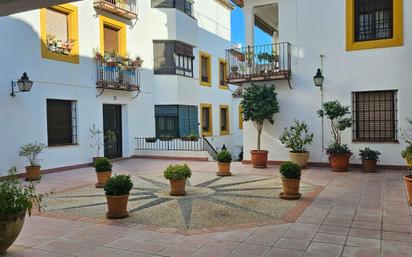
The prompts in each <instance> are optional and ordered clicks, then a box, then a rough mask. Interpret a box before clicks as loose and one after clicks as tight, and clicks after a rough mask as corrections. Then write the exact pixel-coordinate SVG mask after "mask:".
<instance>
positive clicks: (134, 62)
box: [132, 56, 143, 67]
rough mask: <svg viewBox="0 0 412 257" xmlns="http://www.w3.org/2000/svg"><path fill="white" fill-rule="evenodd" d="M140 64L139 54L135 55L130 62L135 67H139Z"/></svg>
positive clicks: (141, 61) (141, 62)
mask: <svg viewBox="0 0 412 257" xmlns="http://www.w3.org/2000/svg"><path fill="white" fill-rule="evenodd" d="M142 64H143V60H142V58H141V57H140V56H136V58H135V59H134V60H133V62H132V65H133V66H135V67H141V66H142Z"/></svg>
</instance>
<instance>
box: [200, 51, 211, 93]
mask: <svg viewBox="0 0 412 257" xmlns="http://www.w3.org/2000/svg"><path fill="white" fill-rule="evenodd" d="M199 60H200V61H199V62H200V68H199V73H200V85H202V86H206V87H210V86H211V85H212V74H211V73H212V70H211V69H212V67H211V55H210V54H208V53H204V52H200V58H199Z"/></svg>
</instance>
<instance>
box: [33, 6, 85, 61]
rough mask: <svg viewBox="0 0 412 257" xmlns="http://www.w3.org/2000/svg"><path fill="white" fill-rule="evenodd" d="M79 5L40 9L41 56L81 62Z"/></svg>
mask: <svg viewBox="0 0 412 257" xmlns="http://www.w3.org/2000/svg"><path fill="white" fill-rule="evenodd" d="M77 16H78V15H77V7H76V6H74V5H70V4H63V5H58V6H53V7H50V8H43V9H41V10H40V31H41V32H40V34H41V35H40V37H41V56H42V57H43V58H47V59H52V60H57V61H63V62H70V63H79V50H78V49H79V40H78V38H79V36H78V21H77Z"/></svg>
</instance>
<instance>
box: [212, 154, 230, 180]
mask: <svg viewBox="0 0 412 257" xmlns="http://www.w3.org/2000/svg"><path fill="white" fill-rule="evenodd" d="M217 161H218V163H217V165H218V172H216V175H218V176H222V177H223V176H231V175H232V173H231V172H230V163H231V162H232V155H231V154H230V152H229V151H228V150H223V151H221V152H219V153H218V154H217Z"/></svg>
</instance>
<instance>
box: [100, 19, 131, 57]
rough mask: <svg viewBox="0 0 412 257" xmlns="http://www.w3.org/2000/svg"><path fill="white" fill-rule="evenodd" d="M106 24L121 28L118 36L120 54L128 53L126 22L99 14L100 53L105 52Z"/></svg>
mask: <svg viewBox="0 0 412 257" xmlns="http://www.w3.org/2000/svg"><path fill="white" fill-rule="evenodd" d="M104 25H107V26H109V27H112V28H115V29H118V30H119V36H118V41H119V42H118V46H119V52H118V54H119V55H121V56H125V55H126V24H124V23H123V22H120V21H117V20H114V19H111V18H109V17H106V16H103V15H100V16H99V27H100V54H102V55H103V54H104Z"/></svg>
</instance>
